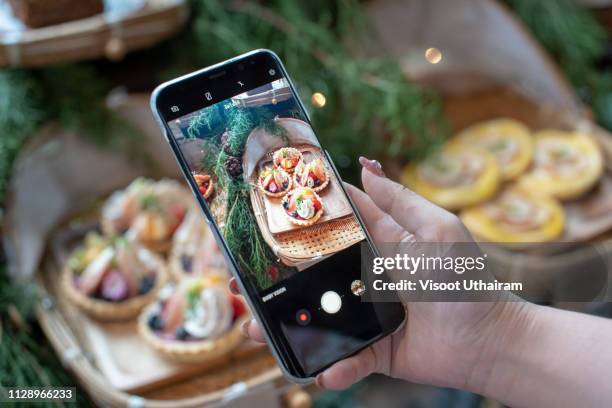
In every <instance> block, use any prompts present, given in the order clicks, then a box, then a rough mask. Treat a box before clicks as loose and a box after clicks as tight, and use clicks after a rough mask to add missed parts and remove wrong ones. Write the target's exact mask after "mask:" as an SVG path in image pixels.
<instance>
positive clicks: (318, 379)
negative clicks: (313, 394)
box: [315, 373, 325, 388]
mask: <svg viewBox="0 0 612 408" xmlns="http://www.w3.org/2000/svg"><path fill="white" fill-rule="evenodd" d="M315 384H317V387H319V388H325V387H323V373H321V374H319V375H317V376H316V377H315Z"/></svg>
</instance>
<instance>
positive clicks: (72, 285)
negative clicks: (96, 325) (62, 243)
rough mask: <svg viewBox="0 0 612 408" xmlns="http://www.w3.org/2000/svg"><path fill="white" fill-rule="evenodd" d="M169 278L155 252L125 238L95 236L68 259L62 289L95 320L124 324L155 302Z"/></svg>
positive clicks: (94, 234) (90, 237)
mask: <svg viewBox="0 0 612 408" xmlns="http://www.w3.org/2000/svg"><path fill="white" fill-rule="evenodd" d="M166 278H167V274H166V267H165V263H164V262H163V260H162V259H161V258H160V257H159V256H158V255H156V254H155V253H154V252H152V251H150V250H148V249H147V248H145V247H143V246H141V245H138V244H137V243H134V242H130V241H129V240H127V239H126V238H124V237H114V238H106V237H102V236H100V235H98V234H97V233H93V232H92V233H89V234H88V235H87V236H86V238H85V242H84V245H83V246H82V247H80V248H77V249H76V250H75V251H74V252H73V253H72V254H71V255H70V257H69V258H68V261H67V263H66V267H65V268H64V271H63V274H62V289H63V290H64V293H65V294H66V296H67V297H68V299H70V301H72V302H73V303H74V304H76V305H77V306H78V307H79V308H81V309H82V310H83V311H84V312H86V313H87V314H89V315H91V316H92V317H94V318H97V319H100V320H125V319H129V318H131V317H134V316H136V315H137V314H138V313H139V312H140V311H141V310H142V308H143V307H145V306H146V305H147V304H149V303H150V302H151V301H152V300H153V299H154V298H155V294H156V292H157V290H158V289H159V288H160V287H161V286H162V285H163V284H164V283H165V281H166Z"/></svg>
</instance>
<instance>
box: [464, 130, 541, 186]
mask: <svg viewBox="0 0 612 408" xmlns="http://www.w3.org/2000/svg"><path fill="white" fill-rule="evenodd" d="M455 141H456V142H458V143H463V144H466V145H469V146H478V147H480V148H482V149H485V150H487V151H489V152H490V153H491V154H493V155H494V156H495V158H496V159H497V164H498V165H499V169H500V172H501V177H502V179H503V180H512V179H515V178H516V177H517V176H519V175H520V174H521V173H523V172H524V171H525V170H527V167H529V163H531V158H532V156H533V140H532V137H531V132H530V131H529V129H528V128H527V126H525V125H523V124H522V123H521V122H519V121H516V120H514V119H506V118H503V119H494V120H490V121H487V122H482V123H479V124H476V125H473V126H470V127H469V128H467V129H465V130H463V131H461V132H460V133H459V134H458V135H457V136H456V138H455Z"/></svg>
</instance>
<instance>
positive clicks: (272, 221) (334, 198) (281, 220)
mask: <svg viewBox="0 0 612 408" xmlns="http://www.w3.org/2000/svg"><path fill="white" fill-rule="evenodd" d="M296 148H297V149H298V150H299V151H300V152H302V155H303V156H304V160H305V161H306V163H309V162H311V161H312V160H315V159H317V158H320V159H321V160H323V163H326V166H327V159H326V158H325V156H324V155H323V154H322V152H321V149H319V148H318V147H315V146H312V145H301V146H296ZM272 154H273V152H268V153H267V154H266V155H265V156H264V158H263V159H262V160H260V162H259V163H258V166H257V169H258V171H257V172H255V174H254V177H255V178H256V177H257V175H258V174H259V171H260V170H261V169H262V168H264V167H265V166H271V165H272ZM327 172H328V174H329V176H330V180H329V185H328V186H327V187H325V189H324V190H323V191H320V192H318V193H317V194H318V195H319V197H321V200H322V201H323V208H324V210H323V215H322V216H321V218H320V219H319V221H317V224H321V223H323V222H326V221H331V220H335V219H337V218H341V217H345V216H347V215H350V214H352V209H351V206H350V204H349V203H348V201H347V200H346V198H345V196H344V192H343V190H342V188H341V187H340V185H339V181H338V179H337V178H336V177H335V176H334V174H333V172H332V171H331V170H329V167H328V170H327ZM292 177H293V176H292ZM255 188H256V189H257V194H258V195H259V196H260V199H261V200H262V201H263V203H264V208H265V212H266V219H267V223H268V228H269V229H270V232H271V233H272V234H280V233H283V232H288V231H293V230H297V229H303V228H309V227H304V226H300V225H295V224H293V223H291V221H289V220H288V219H287V216H286V215H285V210H284V209H283V207H282V205H281V202H282V200H283V198H282V197H279V198H274V197H269V196H267V195H265V194H263V193H262V192H261V191H260V190H259V188H257V187H255Z"/></svg>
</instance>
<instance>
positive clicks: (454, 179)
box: [401, 145, 500, 210]
mask: <svg viewBox="0 0 612 408" xmlns="http://www.w3.org/2000/svg"><path fill="white" fill-rule="evenodd" d="M401 181H402V183H403V184H404V185H406V186H408V187H410V188H411V189H412V190H414V191H415V192H416V193H418V194H420V195H422V196H423V197H425V198H427V199H428V200H430V201H432V202H434V203H435V204H438V205H439V206H441V207H444V208H446V209H448V210H457V209H460V208H464V207H467V206H471V205H475V204H478V203H481V202H483V201H485V200H487V199H489V198H491V197H492V196H493V195H494V194H495V192H496V191H497V188H498V186H499V183H500V174H499V166H498V165H497V161H496V160H495V157H494V156H493V155H492V154H491V153H489V152H487V151H486V150H482V149H478V148H474V147H471V146H465V145H447V146H446V147H445V148H444V149H443V150H442V151H441V152H439V153H437V154H435V155H433V156H430V157H428V158H427V159H425V160H424V161H421V162H419V163H416V164H410V165H408V166H406V168H405V169H404V171H403V175H402V180H401Z"/></svg>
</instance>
